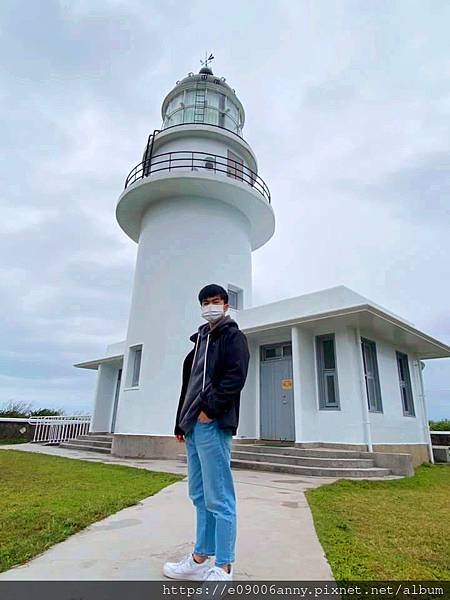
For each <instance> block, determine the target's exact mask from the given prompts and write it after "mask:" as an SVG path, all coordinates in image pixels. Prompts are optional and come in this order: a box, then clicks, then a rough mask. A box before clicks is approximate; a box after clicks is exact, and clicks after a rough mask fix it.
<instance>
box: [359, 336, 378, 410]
mask: <svg viewBox="0 0 450 600" xmlns="http://www.w3.org/2000/svg"><path fill="white" fill-rule="evenodd" d="M361 350H362V355H363V362H364V376H365V380H366V389H367V401H368V405H369V410H370V411H373V412H382V411H383V408H382V405H381V389H380V378H379V375H378V364H377V363H378V361H377V350H376V346H375V342H372V341H371V340H367V339H365V338H361Z"/></svg>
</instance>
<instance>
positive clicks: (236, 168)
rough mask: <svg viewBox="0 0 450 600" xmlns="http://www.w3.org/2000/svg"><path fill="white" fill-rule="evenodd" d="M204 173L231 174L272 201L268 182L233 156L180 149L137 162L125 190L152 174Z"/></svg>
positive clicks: (127, 179) (222, 175)
mask: <svg viewBox="0 0 450 600" xmlns="http://www.w3.org/2000/svg"><path fill="white" fill-rule="evenodd" d="M182 171H188V172H189V171H190V172H195V171H198V172H204V173H207V174H212V173H214V174H217V176H219V177H224V176H225V177H232V178H234V179H236V180H238V181H241V182H243V183H246V184H247V185H249V186H251V187H252V188H253V189H255V190H256V191H258V192H259V193H260V194H261V195H262V197H263V198H264V199H265V200H266V201H267V202H268V203H269V204H270V191H269V188H268V186H267V184H266V183H265V181H264V180H263V179H262V178H261V177H260V176H259V175H258V174H257V173H255V172H254V171H252V170H251V169H249V168H248V167H247V166H246V165H244V164H243V163H242V162H238V161H236V160H233V159H231V158H230V157H226V156H221V155H219V154H211V153H209V152H199V151H188V150H185V151H184V150H177V151H174V152H163V153H162V154H156V155H154V156H152V157H151V158H149V159H144V160H143V161H142V162H140V163H139V164H138V165H136V166H135V167H134V168H133V169H132V171H131V172H130V173H129V175H128V177H127V178H126V181H125V189H127V187H128V186H130V185H132V184H133V183H135V182H136V181H139V180H140V179H144V178H145V177H151V176H152V175H155V174H158V175H160V174H162V173H164V172H167V173H171V172H179V173H181V172H182Z"/></svg>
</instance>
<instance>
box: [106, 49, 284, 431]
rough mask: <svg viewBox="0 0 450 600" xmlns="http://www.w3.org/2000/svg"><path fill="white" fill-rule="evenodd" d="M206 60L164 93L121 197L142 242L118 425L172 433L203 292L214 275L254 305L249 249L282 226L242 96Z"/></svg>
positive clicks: (133, 233)
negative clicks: (155, 125) (158, 121)
mask: <svg viewBox="0 0 450 600" xmlns="http://www.w3.org/2000/svg"><path fill="white" fill-rule="evenodd" d="M205 62H206V64H204V66H203V68H202V69H201V70H200V72H199V73H198V74H194V73H189V74H188V76H187V77H185V78H184V79H182V80H181V81H177V83H176V86H175V87H174V88H173V89H172V90H171V91H170V92H169V94H167V96H166V97H165V99H164V101H163V103H162V111H161V112H162V127H161V129H159V130H155V131H154V132H153V133H152V134H151V135H150V136H149V140H148V144H147V147H146V149H145V152H144V155H143V160H142V162H140V163H139V164H138V165H137V166H136V167H135V168H134V169H133V170H132V171H131V173H130V175H129V176H128V178H127V180H126V183H125V190H124V191H123V193H122V194H121V196H120V197H119V200H118V203H117V207H116V217H117V221H118V223H119V225H120V227H121V228H122V229H123V230H124V231H125V233H126V234H127V235H128V236H129V237H130V238H131V239H132V240H134V241H135V242H136V243H137V244H138V251H137V260H136V269H135V275H134V284H133V291H132V300H131V310H130V316H129V323H128V330H127V337H126V342H125V347H124V348H123V373H122V381H121V384H120V391H119V392H118V393H119V397H118V402H117V414H116V415H115V433H116V434H117V435H120V434H125V435H126V434H134V435H139V434H145V435H146V436H170V435H172V434H173V426H174V418H175V414H176V407H177V403H178V398H179V393H180V387H181V367H182V361H183V358H184V356H185V355H186V353H187V352H188V351H189V350H190V349H191V348H192V342H191V341H189V336H190V335H191V334H192V333H193V332H194V331H195V330H196V329H197V328H198V326H199V325H200V324H201V323H202V322H203V321H202V320H201V317H200V305H199V302H198V299H197V295H198V292H199V290H200V289H201V288H202V287H203V286H204V285H207V284H209V283H218V284H219V285H222V286H223V287H224V288H225V289H227V290H228V291H229V295H230V304H231V305H232V306H233V307H234V308H235V309H237V310H239V309H245V308H249V307H251V305H252V251H253V250H255V249H257V248H259V247H261V246H262V245H263V244H265V243H266V242H267V241H268V240H269V239H270V238H271V236H272V235H273V232H274V227H275V219H274V213H273V210H272V207H271V204H270V193H269V190H268V188H267V186H266V184H265V183H264V181H263V180H262V179H261V178H260V177H259V175H258V167H257V162H256V157H255V154H254V152H253V150H252V149H251V147H250V145H249V144H248V143H247V142H246V141H245V140H244V138H243V137H242V128H243V125H244V109H243V106H242V104H241V102H240V101H239V99H238V98H237V96H236V94H235V91H234V90H233V89H232V88H231V87H230V86H229V85H228V84H227V83H226V81H225V78H224V77H217V76H215V75H214V74H213V72H212V70H211V68H210V66H209V65H208V61H205ZM230 314H231V315H232V316H234V315H236V313H234V311H233V310H231V311H230Z"/></svg>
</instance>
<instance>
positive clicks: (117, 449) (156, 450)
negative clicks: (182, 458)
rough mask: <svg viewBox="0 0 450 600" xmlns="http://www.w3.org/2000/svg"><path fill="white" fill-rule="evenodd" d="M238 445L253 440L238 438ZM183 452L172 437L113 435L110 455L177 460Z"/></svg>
mask: <svg viewBox="0 0 450 600" xmlns="http://www.w3.org/2000/svg"><path fill="white" fill-rule="evenodd" d="M234 439H235V440H236V441H239V443H240V444H245V443H254V442H255V441H256V439H254V438H238V437H237V436H236V437H235V438H233V440H234ZM184 452H185V445H184V442H179V441H178V440H177V439H176V438H175V436H173V435H145V434H130V433H114V434H113V442H112V448H111V454H112V455H113V456H118V457H121V458H155V459H156V458H158V459H164V458H167V459H177V458H179V455H180V454H182V453H184Z"/></svg>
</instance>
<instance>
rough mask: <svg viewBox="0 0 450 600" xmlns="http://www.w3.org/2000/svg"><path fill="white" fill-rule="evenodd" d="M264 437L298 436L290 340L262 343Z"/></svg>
mask: <svg viewBox="0 0 450 600" xmlns="http://www.w3.org/2000/svg"><path fill="white" fill-rule="evenodd" d="M260 365H261V366H260V407H259V410H260V423H261V434H260V435H261V439H266V440H289V441H294V440H295V422H294V392H293V382H292V346H291V342H283V343H279V344H271V345H270V346H261V363H260Z"/></svg>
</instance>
